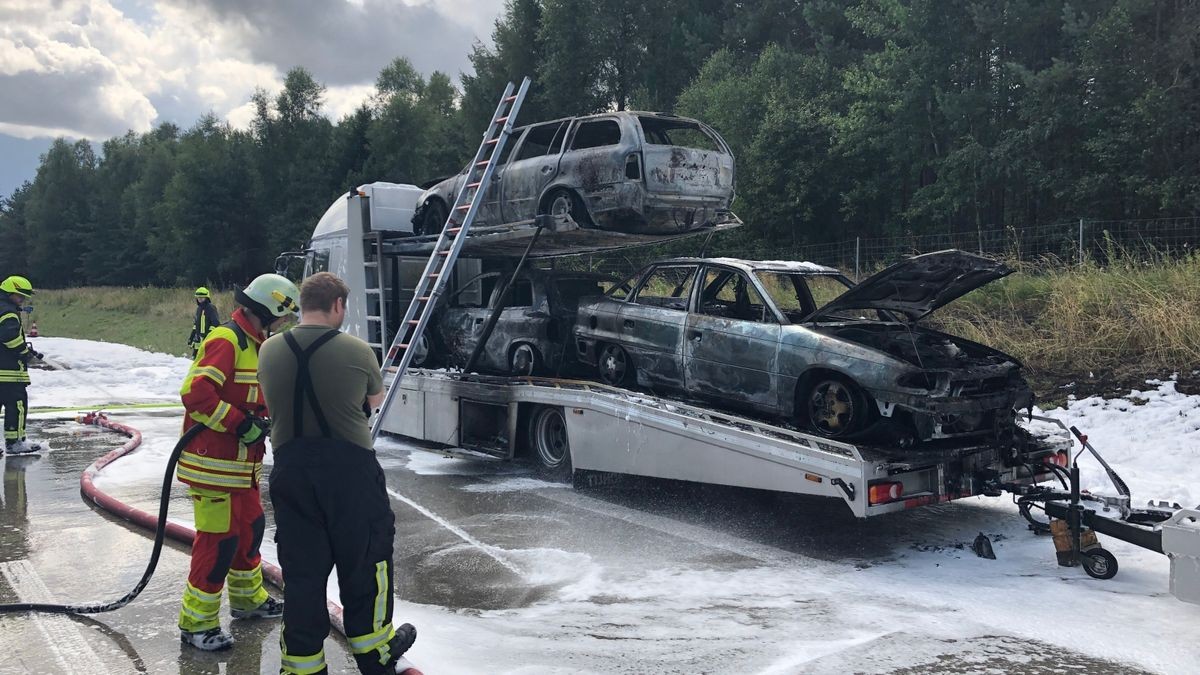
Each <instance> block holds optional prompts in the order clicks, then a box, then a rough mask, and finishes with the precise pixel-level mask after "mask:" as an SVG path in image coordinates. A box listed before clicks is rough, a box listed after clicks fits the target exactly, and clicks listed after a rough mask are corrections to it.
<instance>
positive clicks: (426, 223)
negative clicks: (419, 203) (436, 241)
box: [413, 199, 446, 236]
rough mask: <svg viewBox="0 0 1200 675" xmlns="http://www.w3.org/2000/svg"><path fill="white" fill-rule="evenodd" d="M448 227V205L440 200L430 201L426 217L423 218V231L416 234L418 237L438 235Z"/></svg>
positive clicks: (426, 208)
mask: <svg viewBox="0 0 1200 675" xmlns="http://www.w3.org/2000/svg"><path fill="white" fill-rule="evenodd" d="M445 226H446V205H445V204H443V203H442V202H441V200H440V199H430V200H429V203H428V204H427V205H426V206H425V215H423V216H421V231H420V232H414V233H413V234H416V235H417V236H420V235H423V234H437V233H438V232H441V231H442V228H443V227H445Z"/></svg>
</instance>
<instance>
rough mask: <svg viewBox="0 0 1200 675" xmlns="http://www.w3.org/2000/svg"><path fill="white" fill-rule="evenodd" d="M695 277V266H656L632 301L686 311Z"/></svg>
mask: <svg viewBox="0 0 1200 675" xmlns="http://www.w3.org/2000/svg"><path fill="white" fill-rule="evenodd" d="M695 278H696V267H695V266H679V267H659V268H656V269H655V270H654V271H653V272H651V273H650V275H649V276H648V277H646V280H645V281H643V282H642V285H641V288H639V289H638V292H637V295H636V296H635V297H634V299H633V301H634V302H636V303H638V304H640V305H654V306H656V307H665V308H667V309H677V310H680V311H687V305H688V298H689V297H690V296H691V294H692V281H693V280H694V279H695Z"/></svg>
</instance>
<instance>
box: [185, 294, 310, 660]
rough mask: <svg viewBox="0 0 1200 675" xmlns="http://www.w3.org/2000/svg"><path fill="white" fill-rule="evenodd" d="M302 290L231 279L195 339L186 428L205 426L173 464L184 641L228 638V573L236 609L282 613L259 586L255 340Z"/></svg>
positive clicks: (213, 642)
mask: <svg viewBox="0 0 1200 675" xmlns="http://www.w3.org/2000/svg"><path fill="white" fill-rule="evenodd" d="M299 295H300V293H299V291H298V290H297V289H296V285H295V284H293V283H292V282H290V281H288V280H287V279H285V278H283V277H281V276H279V275H278V274H263V275H261V276H259V277H257V278H255V279H254V280H253V281H251V282H250V284H249V285H248V286H246V288H244V289H237V288H235V291H234V298H235V299H236V300H237V303H238V305H239V307H238V308H237V309H236V310H234V312H233V316H232V317H230V321H228V322H227V323H225V324H223V325H221V326H218V327H217V328H214V329H213V330H212V332H210V333H209V334H208V337H207V338H205V339H204V342H202V343H201V344H200V350H199V353H198V354H197V356H196V359H195V361H193V362H192V367H191V370H190V371H188V375H187V378H186V379H185V380H184V383H183V387H182V388H181V390H180V395H181V397H182V399H183V405H184V408H185V410H186V412H187V418H186V420H185V421H184V431H185V432H186V430H187V429H188V428H190V427H191V426H193V425H196V424H203V425H204V426H205V427H206V429H205V430H204V431H202V432H200V434H199V435H198V436H196V437H195V438H194V439H193V440H192V441H191V443H189V444H188V446H187V447H186V448H185V449H184V451H183V453H182V454H181V455H180V458H179V467H178V469H177V476H178V478H179V480H180V481H181V482H183V483H186V484H187V485H188V494H189V496H190V497H191V501H192V507H193V509H194V512H195V522H196V538H195V540H194V542H193V544H192V563H191V571H190V573H189V574H188V581H187V586H186V588H185V589H184V593H183V607H182V609H181V610H180V612H179V630H180V639H181V640H182V642H183V643H184V644H189V645H192V646H193V647H197V648H199V649H203V650H206V651H213V650H218V649H228V648H229V647H232V646H233V637H232V636H231V635H230V634H229V633H227V632H225V631H223V630H221V626H220V621H219V619H218V612H219V611H220V607H221V589H222V588H223V587H224V586H225V585H226V583H227V582H228V586H229V605H230V608H231V610H232V612H231V614H232V615H233V618H234V619H251V618H273V617H278V616H281V615H282V614H283V603H282V602H279V601H278V600H275V599H274V598H271V597H270V596H268V595H267V591H266V589H264V588H263V584H262V565H261V560H262V558H261V556H260V555H259V550H258V549H259V545H260V544H261V543H262V537H263V530H264V529H265V526H266V518H265V516H264V515H263V509H262V500H261V497H260V495H259V489H258V482H259V478H260V476H261V474H262V458H263V454H264V453H265V451H266V443H265V437H266V433H267V430H268V429H269V428H270V423H269V422H268V418H267V407H266V404H265V403H264V402H263V397H262V395H261V394H260V393H259V388H258V347H259V345H260V344H262V342H263V340H265V339H266V337H267V335H269V334H270V332H271V331H273V330H276V329H278V328H279V327H280V326H281V325H282V324H283V323H284V322H285V321H286V320H287V319H288V318H289V317H290V316H291V315H293V314H295V313H296V311H297V310H298V307H297V305H296V300H297V299H298V298H299Z"/></svg>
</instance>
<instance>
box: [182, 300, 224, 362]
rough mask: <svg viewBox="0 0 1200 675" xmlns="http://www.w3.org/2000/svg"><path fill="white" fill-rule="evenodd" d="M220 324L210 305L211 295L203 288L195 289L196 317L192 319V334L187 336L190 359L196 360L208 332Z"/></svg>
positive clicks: (217, 315) (218, 315) (219, 318)
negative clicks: (190, 351) (190, 353)
mask: <svg viewBox="0 0 1200 675" xmlns="http://www.w3.org/2000/svg"><path fill="white" fill-rule="evenodd" d="M220 323H221V315H220V314H218V313H217V308H216V306H215V305H213V304H212V294H211V293H209V292H208V289H207V288H205V287H204V286H201V287H200V288H197V289H196V316H195V317H194V318H193V319H192V334H191V335H190V336H188V347H190V348H191V349H192V359H195V358H196V352H197V351H198V350H199V347H200V343H201V342H204V338H206V337H208V334H209V332H210V331H212V329H213V328H216V327H217V326H218V325H219V324H220Z"/></svg>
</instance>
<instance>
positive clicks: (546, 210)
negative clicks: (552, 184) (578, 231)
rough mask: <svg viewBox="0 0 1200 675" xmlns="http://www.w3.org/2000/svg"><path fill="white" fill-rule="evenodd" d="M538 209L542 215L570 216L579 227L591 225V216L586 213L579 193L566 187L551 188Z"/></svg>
mask: <svg viewBox="0 0 1200 675" xmlns="http://www.w3.org/2000/svg"><path fill="white" fill-rule="evenodd" d="M539 211H540V212H541V213H542V214H543V215H550V216H570V218H571V220H574V221H575V223H576V224H577V225H579V227H583V228H590V227H593V224H592V218H591V216H590V215H588V212H587V208H586V207H584V205H583V200H581V199H580V198H579V195H577V194H575V193H574V192H572V191H570V190H568V189H566V188H556V189H554V190H551V191H550V192H549V193H548V194H547V195H546V196H545V197H544V198H543V199H542V208H541V209H539Z"/></svg>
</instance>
